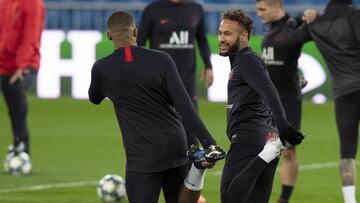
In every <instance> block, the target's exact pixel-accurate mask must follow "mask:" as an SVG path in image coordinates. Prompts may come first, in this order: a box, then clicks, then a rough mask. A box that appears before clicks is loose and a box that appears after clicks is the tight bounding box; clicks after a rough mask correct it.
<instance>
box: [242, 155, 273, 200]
mask: <svg viewBox="0 0 360 203" xmlns="http://www.w3.org/2000/svg"><path fill="white" fill-rule="evenodd" d="M278 162H279V158H276V159H274V160H273V161H271V162H270V163H269V164H268V165H267V166H266V168H265V169H264V170H263V172H262V173H261V174H260V175H259V177H258V179H257V180H256V183H255V186H254V189H253V190H252V193H251V195H250V198H249V199H250V202H251V203H267V202H269V199H270V196H271V191H272V186H273V181H274V176H275V171H276V167H277V165H278Z"/></svg>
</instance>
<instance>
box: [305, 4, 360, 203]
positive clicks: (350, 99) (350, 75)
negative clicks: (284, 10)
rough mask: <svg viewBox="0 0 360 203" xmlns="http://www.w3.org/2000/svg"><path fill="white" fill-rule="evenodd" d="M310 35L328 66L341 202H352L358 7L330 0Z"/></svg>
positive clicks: (359, 109)
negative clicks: (337, 140)
mask: <svg viewBox="0 0 360 203" xmlns="http://www.w3.org/2000/svg"><path fill="white" fill-rule="evenodd" d="M308 31H309V33H310V36H311V38H312V39H313V40H314V41H315V44H316V46H317V48H318V49H319V51H320V52H321V54H322V55H323V57H324V59H325V62H326V64H327V66H328V68H329V71H330V74H331V77H332V87H333V94H334V101H335V117H336V124H337V128H338V133H339V136H340V155H341V159H340V176H341V180H342V185H343V187H342V190H343V196H344V201H345V203H356V193H355V184H356V164H355V156H356V152H357V148H358V140H359V131H358V128H359V122H360V9H358V8H356V7H355V6H354V4H353V1H352V0H330V1H329V3H328V5H327V6H326V8H325V12H324V13H323V14H321V15H319V17H318V18H317V19H316V21H315V22H314V23H312V24H309V30H308Z"/></svg>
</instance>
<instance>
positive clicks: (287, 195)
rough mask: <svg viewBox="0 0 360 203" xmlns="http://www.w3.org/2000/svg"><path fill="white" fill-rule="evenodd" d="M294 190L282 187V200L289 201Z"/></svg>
mask: <svg viewBox="0 0 360 203" xmlns="http://www.w3.org/2000/svg"><path fill="white" fill-rule="evenodd" d="M293 189H294V187H293V186H290V185H282V187H281V196H280V199H282V200H286V201H287V200H289V199H290V196H291V193H292V191H293Z"/></svg>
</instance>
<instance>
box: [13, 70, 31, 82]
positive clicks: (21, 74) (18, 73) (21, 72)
mask: <svg viewBox="0 0 360 203" xmlns="http://www.w3.org/2000/svg"><path fill="white" fill-rule="evenodd" d="M28 73H30V70H29V69H17V70H16V72H15V73H14V74H13V75H12V76H11V77H10V80H9V84H10V85H12V84H14V83H15V82H16V81H18V80H20V81H23V80H24V75H25V74H28Z"/></svg>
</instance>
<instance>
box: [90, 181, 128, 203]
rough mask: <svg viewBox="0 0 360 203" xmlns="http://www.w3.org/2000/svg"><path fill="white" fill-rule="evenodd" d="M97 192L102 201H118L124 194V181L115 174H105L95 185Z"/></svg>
mask: <svg viewBox="0 0 360 203" xmlns="http://www.w3.org/2000/svg"><path fill="white" fill-rule="evenodd" d="M97 194H98V196H99V197H100V198H101V199H102V200H103V201H104V202H120V201H121V200H123V199H124V198H125V196H126V190H125V181H124V179H123V178H122V177H120V176H117V175H106V176H104V177H103V178H102V179H101V180H100V181H99V185H98V187H97Z"/></svg>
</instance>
